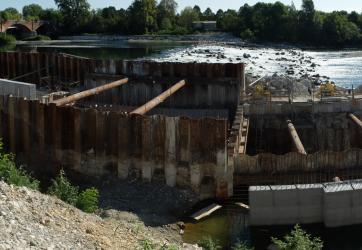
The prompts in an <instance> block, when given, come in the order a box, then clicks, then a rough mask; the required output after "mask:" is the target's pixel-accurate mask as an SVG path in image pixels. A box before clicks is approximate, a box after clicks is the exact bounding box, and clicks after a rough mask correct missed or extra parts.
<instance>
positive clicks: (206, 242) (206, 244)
mask: <svg viewBox="0 0 362 250" xmlns="http://www.w3.org/2000/svg"><path fill="white" fill-rule="evenodd" d="M198 245H199V246H200V247H202V248H203V249H205V250H218V249H221V248H222V247H221V246H220V245H219V242H218V241H217V240H213V239H212V238H211V237H210V236H208V237H204V238H203V239H202V240H201V241H199V243H198Z"/></svg>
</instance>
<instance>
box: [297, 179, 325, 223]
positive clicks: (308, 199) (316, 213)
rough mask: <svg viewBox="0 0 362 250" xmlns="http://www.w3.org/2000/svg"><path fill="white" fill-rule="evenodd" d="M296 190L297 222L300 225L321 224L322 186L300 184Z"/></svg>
mask: <svg viewBox="0 0 362 250" xmlns="http://www.w3.org/2000/svg"><path fill="white" fill-rule="evenodd" d="M296 186H297V189H298V202H299V215H298V218H299V221H300V223H302V224H309V223H322V222H323V185H322V184H301V185H296Z"/></svg>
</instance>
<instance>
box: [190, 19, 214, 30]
mask: <svg viewBox="0 0 362 250" xmlns="http://www.w3.org/2000/svg"><path fill="white" fill-rule="evenodd" d="M192 27H193V28H194V29H195V30H200V31H216V30H217V27H216V21H196V22H192Z"/></svg>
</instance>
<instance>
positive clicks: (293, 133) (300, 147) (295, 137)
mask: <svg viewBox="0 0 362 250" xmlns="http://www.w3.org/2000/svg"><path fill="white" fill-rule="evenodd" d="M287 124H288V129H289V133H290V135H291V137H292V139H293V143H294V146H295V147H296V149H297V151H298V152H299V153H301V154H303V155H306V154H307V152H306V151H305V149H304V146H303V144H302V141H301V140H300V138H299V136H298V133H297V130H296V129H295V127H294V125H293V123H292V121H291V120H287Z"/></svg>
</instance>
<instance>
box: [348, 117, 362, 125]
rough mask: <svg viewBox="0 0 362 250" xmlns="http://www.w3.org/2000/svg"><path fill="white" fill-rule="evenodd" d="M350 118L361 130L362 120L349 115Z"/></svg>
mask: <svg viewBox="0 0 362 250" xmlns="http://www.w3.org/2000/svg"><path fill="white" fill-rule="evenodd" d="M348 116H349V118H351V119H352V121H354V123H355V124H356V125H358V126H359V127H360V128H362V121H361V120H360V119H358V117H357V116H355V115H354V114H349V115H348Z"/></svg>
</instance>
